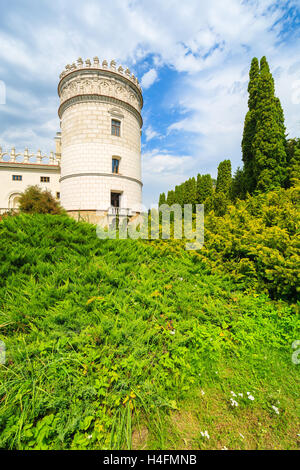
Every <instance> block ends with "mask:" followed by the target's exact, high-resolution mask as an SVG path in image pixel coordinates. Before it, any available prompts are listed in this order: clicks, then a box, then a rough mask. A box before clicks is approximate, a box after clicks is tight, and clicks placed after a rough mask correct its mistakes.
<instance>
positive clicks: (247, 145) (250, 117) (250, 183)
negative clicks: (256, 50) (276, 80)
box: [242, 57, 259, 193]
mask: <svg viewBox="0 0 300 470" xmlns="http://www.w3.org/2000/svg"><path fill="white" fill-rule="evenodd" d="M258 80H259V63H258V59H257V58H256V57H254V59H252V62H251V67H250V72H249V84H248V92H249V99H248V107H249V111H248V112H247V114H246V118H245V124H244V133H243V140H242V153H243V156H242V159H243V162H244V169H243V171H244V173H245V185H246V187H245V190H246V191H248V192H250V193H251V192H253V190H254V189H255V186H256V183H255V178H254V155H253V150H252V142H253V139H254V136H255V130H256V115H255V109H256V104H257V95H258Z"/></svg>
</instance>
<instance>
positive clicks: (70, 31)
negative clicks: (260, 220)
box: [0, 0, 300, 207]
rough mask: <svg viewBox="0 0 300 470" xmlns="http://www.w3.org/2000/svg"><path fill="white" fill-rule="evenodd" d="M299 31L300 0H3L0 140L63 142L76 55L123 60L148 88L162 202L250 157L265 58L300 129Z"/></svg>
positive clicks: (153, 199) (298, 132)
mask: <svg viewBox="0 0 300 470" xmlns="http://www.w3.org/2000/svg"><path fill="white" fill-rule="evenodd" d="M299 36H300V0H288V1H287V0H285V1H282V0H278V1H274V0H273V1H271V0H210V1H209V2H208V1H207V0H186V1H185V2H183V1H182V0H151V1H150V0H111V1H110V2H108V1H107V0H81V1H79V0H56V1H55V0H52V1H49V0H26V1H24V0H14V1H13V2H12V1H11V0H0V103H3V101H5V104H0V147H2V148H4V149H5V150H7V149H9V148H11V147H13V146H14V147H16V151H18V152H22V151H23V150H24V149H25V147H28V148H29V150H30V151H31V152H33V153H34V152H36V151H37V150H38V149H41V150H42V153H43V154H46V153H49V152H50V151H51V150H54V142H53V137H54V136H55V134H56V132H57V131H58V130H59V119H58V115H57V109H58V105H59V100H58V96H57V84H58V80H59V74H60V73H61V71H62V70H63V69H64V67H65V65H66V64H68V63H72V62H74V61H76V59H77V58H78V57H82V58H83V59H84V60H85V59H86V58H90V59H92V58H93V57H94V56H98V57H99V59H100V61H102V60H103V59H106V60H108V61H110V60H111V59H115V60H116V61H117V63H118V64H122V65H123V66H124V65H125V66H128V67H129V68H130V69H131V71H132V72H133V73H134V74H135V75H136V76H137V77H138V78H139V81H140V83H141V85H142V88H143V96H144V108H143V112H142V115H143V120H144V126H143V133H142V168H143V183H144V187H143V202H144V204H145V205H146V206H147V207H150V206H151V204H155V203H157V201H158V197H159V194H160V193H161V192H163V191H164V192H167V191H168V190H170V189H173V188H174V186H175V185H176V184H180V183H181V182H183V181H185V180H186V179H188V178H189V177H192V176H196V175H197V174H198V173H201V174H205V173H210V174H211V175H212V176H213V177H216V174H217V167H218V164H219V163H220V161H222V160H224V159H227V158H229V159H230V160H231V162H232V167H233V171H235V170H236V169H237V167H238V166H241V165H242V161H241V138H242V132H243V124H244V118H245V114H246V112H247V100H248V95H247V84H248V73H249V67H250V63H251V59H252V58H253V57H258V58H259V59H260V58H261V57H262V56H263V55H266V56H267V59H268V62H269V65H270V68H271V71H272V73H273V76H274V78H275V86H276V94H277V96H278V97H279V98H280V100H281V103H282V106H283V109H284V112H285V118H286V127H287V133H288V134H289V137H300V112H299V110H300V55H299V50H300V47H299V46H300V37H299ZM4 93H5V95H6V99H5V100H4Z"/></svg>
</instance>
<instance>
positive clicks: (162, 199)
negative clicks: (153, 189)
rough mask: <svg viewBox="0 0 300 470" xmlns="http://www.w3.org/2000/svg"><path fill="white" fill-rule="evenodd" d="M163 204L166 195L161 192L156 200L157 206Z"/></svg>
mask: <svg viewBox="0 0 300 470" xmlns="http://www.w3.org/2000/svg"><path fill="white" fill-rule="evenodd" d="M163 204H166V195H165V193H161V194H160V195H159V202H158V206H159V207H160V206H162V205H163Z"/></svg>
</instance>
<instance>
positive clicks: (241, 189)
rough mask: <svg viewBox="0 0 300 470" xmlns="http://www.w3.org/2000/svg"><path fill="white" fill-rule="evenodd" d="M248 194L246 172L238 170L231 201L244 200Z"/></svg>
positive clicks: (231, 191)
mask: <svg viewBox="0 0 300 470" xmlns="http://www.w3.org/2000/svg"><path fill="white" fill-rule="evenodd" d="M246 193H247V190H246V176H245V172H244V171H243V170H242V169H241V168H237V170H236V172H235V174H234V177H233V178H232V183H231V188H230V199H231V200H232V201H236V200H237V199H244V197H245V195H246Z"/></svg>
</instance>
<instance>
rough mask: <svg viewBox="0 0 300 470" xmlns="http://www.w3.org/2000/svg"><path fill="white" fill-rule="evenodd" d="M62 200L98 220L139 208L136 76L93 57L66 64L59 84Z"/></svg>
mask: <svg viewBox="0 0 300 470" xmlns="http://www.w3.org/2000/svg"><path fill="white" fill-rule="evenodd" d="M58 94H59V97H60V107H59V110H58V114H59V117H60V119H61V180H60V181H61V191H60V192H61V204H62V206H63V207H64V208H65V209H66V210H67V211H68V213H69V214H70V215H72V216H74V217H75V218H78V216H79V214H80V216H81V217H84V218H86V219H88V220H89V221H91V222H97V217H98V216H99V215H104V214H106V213H107V211H108V210H109V208H110V210H113V211H115V213H119V212H120V213H123V214H128V215H134V214H136V213H138V212H140V210H141V203H142V182H141V128H142V117H141V109H142V107H143V97H142V92H141V87H140V85H139V83H138V80H137V78H135V77H134V75H131V73H130V70H129V69H126V70H124V69H123V68H122V66H120V67H118V69H117V68H116V63H115V61H111V63H110V65H108V63H107V62H106V61H105V60H104V61H103V62H102V65H100V63H99V59H98V58H97V57H95V58H94V60H93V63H91V62H90V60H89V59H87V60H86V61H85V63H83V61H82V59H78V61H77V65H75V64H72V65H67V66H66V70H65V71H64V72H63V73H62V74H61V75H60V82H59V85H58Z"/></svg>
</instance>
